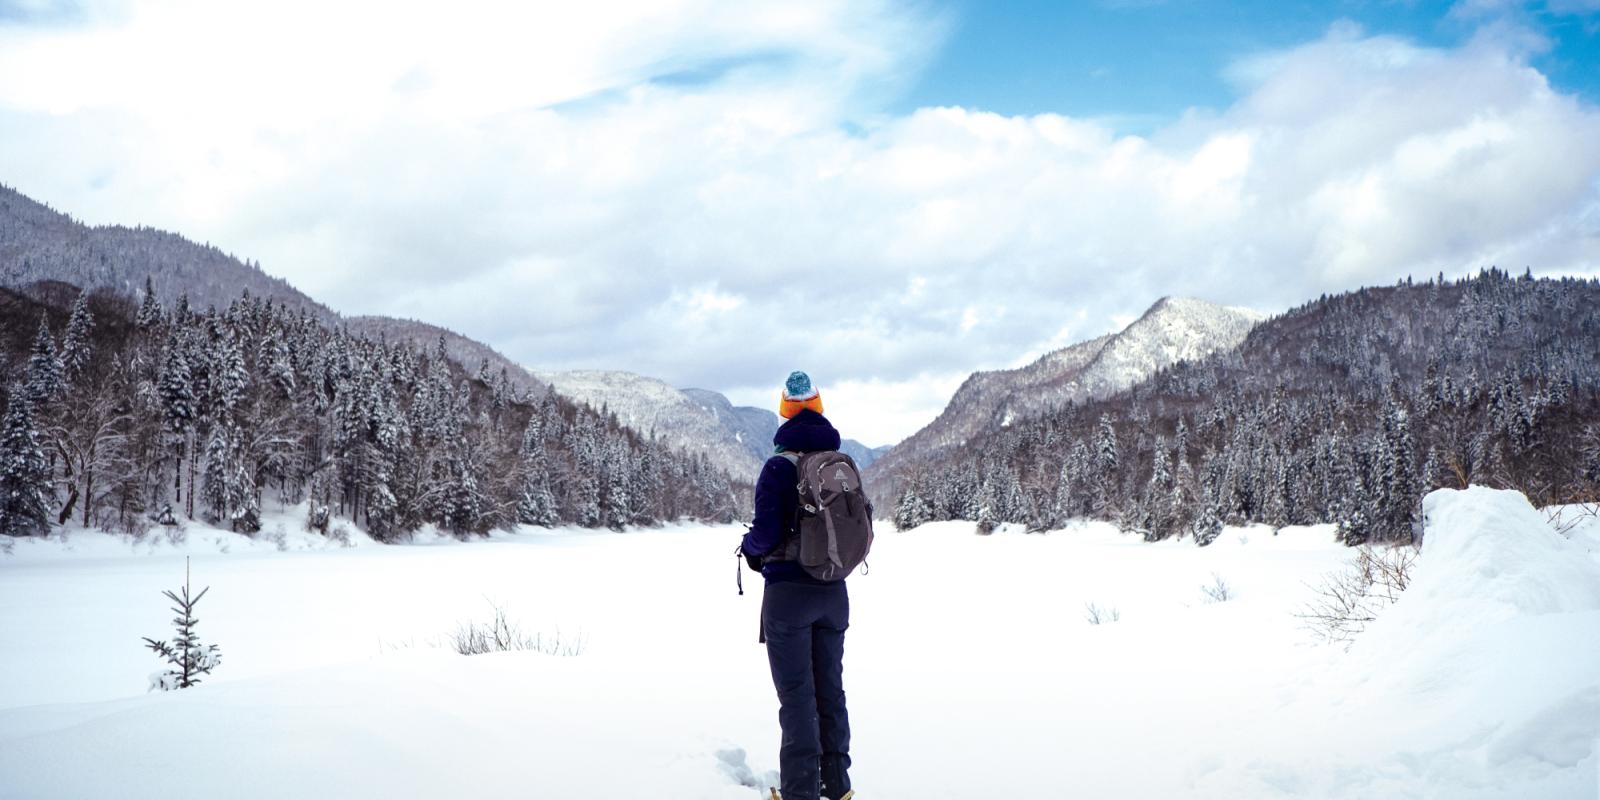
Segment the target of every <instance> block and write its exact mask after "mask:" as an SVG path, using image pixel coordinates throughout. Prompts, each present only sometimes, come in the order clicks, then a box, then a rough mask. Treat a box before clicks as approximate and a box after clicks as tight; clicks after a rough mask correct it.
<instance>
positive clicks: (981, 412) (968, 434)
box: [867, 296, 1266, 486]
mask: <svg viewBox="0 0 1600 800" xmlns="http://www.w3.org/2000/svg"><path fill="white" fill-rule="evenodd" d="M1265 317H1266V315H1265V314H1262V313H1260V312H1258V311H1253V310H1250V309H1243V308H1239V307H1234V306H1223V305H1220V304H1216V303H1211V302H1208V301H1205V300H1199V299H1195V298H1184V297H1171V296H1164V297H1161V298H1159V299H1158V300H1156V302H1155V303H1153V304H1151V306H1150V307H1149V308H1147V309H1146V310H1145V311H1144V313H1142V314H1140V315H1139V317H1138V318H1136V319H1135V320H1134V321H1133V322H1131V323H1129V324H1128V325H1127V326H1126V327H1124V328H1123V329H1122V330H1120V331H1117V332H1114V333H1107V334H1104V335H1101V336H1097V337H1095V338H1092V339H1088V340H1086V341H1083V342H1078V343H1076V344H1071V345H1068V346H1066V347H1062V348H1059V349H1056V350H1052V351H1050V352H1048V353H1045V354H1044V355H1042V356H1040V357H1039V358H1037V359H1035V360H1034V361H1032V362H1030V363H1028V364H1025V365H1023V366H1021V367H1016V368H1013V369H1003V370H984V371H979V372H974V373H973V374H972V375H971V376H969V377H968V378H967V380H966V381H965V382H963V383H962V384H961V387H960V388H959V389H957V390H956V393H955V394H954V395H953V396H952V397H951V398H950V402H949V403H948V404H947V405H946V406H945V409H944V411H942V412H940V414H939V416H938V417H936V418H935V419H934V420H933V422H930V423H928V425H926V426H924V427H923V428H922V429H921V430H919V431H917V432H916V433H914V434H912V435H911V436H910V437H907V438H906V439H905V440H904V441H902V442H901V443H899V444H897V445H895V447H894V448H893V449H892V450H890V451H889V452H888V453H887V454H886V455H885V456H884V457H883V458H882V459H880V460H878V462H877V463H876V465H875V466H874V468H873V469H872V470H871V471H870V472H869V474H868V476H867V479H868V482H869V483H871V484H874V485H875V486H879V485H881V484H883V483H885V482H891V481H893V480H895V478H896V477H897V476H898V475H899V474H900V473H902V472H904V471H906V470H908V469H915V468H916V467H917V466H918V465H920V464H923V463H926V462H929V461H932V460H934V459H937V458H938V457H939V456H940V455H941V454H943V453H946V452H949V451H951V450H952V449H955V448H959V447H962V446H963V445H965V444H966V443H967V442H968V441H969V440H971V439H972V438H973V437H975V436H978V435H981V434H983V433H984V432H986V431H990V430H994V429H996V428H1001V427H1005V426H1007V425H1010V424H1011V423H1012V422H1013V421H1015V420H1017V419H1024V418H1028V417H1032V416H1037V415H1039V414H1044V413H1047V412H1049V411H1050V410H1051V409H1053V408H1057V407H1060V406H1062V405H1065V404H1067V403H1071V402H1076V401H1080V400H1087V399H1095V398H1099V397H1103V396H1106V395H1108V394H1111V393H1114V392H1117V391H1120V390H1122V389H1126V388H1128V387H1129V386H1132V385H1133V384H1135V383H1137V382H1138V381H1140V380H1143V379H1144V378H1147V377H1149V376H1150V375H1152V374H1154V373H1155V372H1156V371H1158V370H1159V369H1161V368H1163V367H1167V366H1170V365H1172V364H1175V363H1178V362H1180V361H1185V360H1193V359H1196V358H1201V357H1204V356H1205V355H1208V354H1210V353H1212V352H1216V351H1218V350H1224V349H1227V348H1230V347H1233V346H1235V345H1237V344H1238V343H1239V342H1241V341H1243V340H1244V337H1245V335H1246V334H1248V333H1249V331H1250V329H1251V328H1252V327H1254V326H1255V324H1256V323H1258V322H1259V321H1261V320H1262V319H1264V318H1265Z"/></svg>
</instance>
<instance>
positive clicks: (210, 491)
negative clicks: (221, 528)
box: [201, 425, 239, 524]
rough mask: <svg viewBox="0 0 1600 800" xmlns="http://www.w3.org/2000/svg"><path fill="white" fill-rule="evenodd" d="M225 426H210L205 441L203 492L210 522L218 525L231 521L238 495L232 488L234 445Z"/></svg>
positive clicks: (235, 476) (234, 478)
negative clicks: (234, 500)
mask: <svg viewBox="0 0 1600 800" xmlns="http://www.w3.org/2000/svg"><path fill="white" fill-rule="evenodd" d="M228 433H229V431H228V427H227V426H226V425H212V426H211V435H210V436H209V437H208V438H207V440H206V455H205V459H206V461H205V468H204V469H203V470H202V474H203V475H204V476H205V477H204V481H205V482H204V484H203V485H202V489H201V491H202V493H203V495H204V498H205V503H206V509H207V510H208V511H209V512H210V513H211V519H212V521H214V522H216V523H217V524H221V523H223V522H226V521H227V520H229V519H231V515H230V513H229V512H231V511H232V510H233V505H232V500H233V499H234V498H235V497H237V496H238V495H239V492H238V490H237V489H236V488H235V487H234V486H233V485H232V484H233V481H234V480H236V478H237V475H236V473H235V472H234V469H233V453H232V450H233V443H232V442H231V441H230V438H231V437H230V436H229V435H228Z"/></svg>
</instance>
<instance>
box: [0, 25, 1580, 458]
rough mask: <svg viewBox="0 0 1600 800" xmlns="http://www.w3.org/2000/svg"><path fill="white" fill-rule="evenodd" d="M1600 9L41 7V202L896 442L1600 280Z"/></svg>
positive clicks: (590, 364) (15, 153) (522, 347)
mask: <svg viewBox="0 0 1600 800" xmlns="http://www.w3.org/2000/svg"><path fill="white" fill-rule="evenodd" d="M1597 99H1600V0H1544V1H1542V2H1536V3H1531V4H1530V3H1513V2H1503V1H1502V0H1462V1H1461V2H1456V3H1429V2H1422V1H1421V0H1414V1H1411V2H1407V1H1406V0H1368V1H1366V2H1363V1H1362V0H1343V1H1342V2H1340V1H1335V2H1324V3H1308V2H1288V1H1284V0H1260V1H1259V2H1236V3H1220V2H1219V3H1209V2H1199V1H1198V0H1170V1H1169V2H1162V1H1161V0H1101V1H1100V2H1082V3H1056V2H1031V3H1030V2H1017V3H1005V2H984V1H982V0H971V2H961V1H960V0H948V1H945V2H940V1H939V0H931V1H928V2H896V1H895V0H857V1H856V2H828V1H826V0H824V1H822V2H818V1H817V0H811V1H810V2H805V3H790V2H779V3H767V2H759V1H757V0H732V1H731V2H718V1H716V0H653V1H652V2H629V0H599V1H598V2H596V1H590V2H584V3H566V2H560V3H556V2H551V3H480V2H472V1H471V0H467V1H465V2H455V3H450V4H439V3H426V4H424V3H408V2H396V1H395V0H382V2H348V3H345V2H329V1H328V0H315V1H314V2H311V1H308V2H302V0H279V1H278V2H274V3H247V4H233V3H226V2H218V1H217V0H200V1H199V2H158V1H155V0H150V1H148V2H147V1H145V0H127V1H125V0H104V2H101V1H100V0H91V1H90V2H84V3H74V2H68V3H62V2H56V1H55V0H21V1H20V2H17V0H0V182H4V183H8V184H10V185H12V186H15V187H16V188H18V189H19V190H21V191H22V192H24V193H26V194H28V195H30V196H33V197H35V198H37V199H40V200H42V201H45V202H48V203H50V204H51V205H53V206H54V207H56V208H58V209H61V210H64V211H67V212H68V213H71V214H73V215H74V216H77V217H79V218H81V219H83V220H85V221H87V222H91V223H123V224H145V225H152V226H156V227H160V228H165V229H170V230H174V231H177V232H180V233H182V234H184V235H186V236H188V237H190V238H192V239H196V240H201V241H209V242H211V243H214V244H217V245H219V246H221V247H222V248H223V249H225V250H228V251H230V252H233V253H235V254H237V255H240V256H241V257H246V258H251V259H255V260H259V261H260V262H261V263H262V265H263V267H264V268H265V269H266V270H267V271H268V272H271V273H274V274H277V275H281V276H283V277H285V278H287V279H289V280H290V281H291V282H293V283H294V284H296V285H297V286H299V287H300V288H301V289H303V290H305V291H306V292H308V293H309V294H311V295H312V296H314V297H316V298H317V299H319V300H321V301H323V302H325V303H327V304H329V305H331V306H332V307H334V308H335V309H337V310H339V311H342V312H345V313H352V314H358V313H359V314H390V315H397V316H407V317H415V318H419V319H424V320H427V321H430V322H435V323H438V324H442V325H446V326H448V327H450V328H453V329H455V330H457V331H460V332H462V333H465V334H467V335H469V336H472V337H475V338H477V339H480V340H483V341H486V342H488V343H490V344H492V345H494V346H495V347H497V348H499V349H500V350H501V351H503V352H505V353H507V354H508V355H510V356H512V357H514V358H516V359H518V360H520V361H522V362H524V363H526V364H529V365H530V366H533V367H535V368H538V369H575V368H604V369H625V370H632V371H635V372H640V373H644V374H648V375H652V376H656V377H660V378H663V379H665V380H667V381H669V382H671V383H673V384H675V385H679V386H699V387H706V388H712V389H718V390H721V391H723V392H725V393H728V394H729V395H730V396H731V397H733V398H734V400H735V401H736V402H746V403H752V404H760V405H770V404H771V403H772V401H773V400H774V399H775V395H776V391H777V386H778V385H779V383H780V382H781V380H782V378H783V377H784V376H785V375H787V374H788V372H789V370H791V369H796V368H801V369H806V370H809V371H810V372H811V373H812V374H813V376H814V377H815V378H816V380H817V382H818V383H819V385H820V386H821V387H822V389H823V391H824V396H825V398H826V399H827V401H828V402H827V404H828V406H829V411H830V416H832V417H834V418H835V420H836V422H839V423H840V426H841V428H843V429H844V432H845V434H846V435H847V436H852V437H854V438H857V439H860V440H863V441H865V442H868V443H869V444H887V443H891V442H894V441H897V440H899V439H900V438H903V437H904V436H906V435H909V434H910V433H912V432H913V431H915V430H916V429H917V428H918V427H920V426H921V425H923V424H925V423H926V422H928V421H929V420H930V419H932V417H933V416H934V415H936V414H937V413H938V411H939V410H940V409H941V408H942V407H943V405H944V403H945V402H946V401H947V400H948V398H949V396H950V393H951V392H952V391H953V390H954V389H955V387H956V386H957V385H958V384H959V383H960V381H961V380H962V379H963V378H964V377H965V376H966V375H967V374H968V373H970V372H971V371H973V370H977V369H993V368H1001V367H1008V366H1016V365H1018V364H1021V363H1025V362H1026V361H1028V360H1031V359H1032V358H1034V357H1036V356H1038V355H1040V354H1042V353H1044V352H1047V351H1048V350H1050V349H1053V348H1055V347H1059V346H1062V345H1065V344H1068V343H1071V342H1074V341H1078V340H1081V339H1084V338H1088V337H1090V336H1094V335H1098V334H1100V333H1103V332H1105V331H1108V330H1111V329H1113V328H1115V327H1118V326H1120V325H1122V324H1125V323H1126V322H1128V321H1129V320H1131V319H1132V318H1133V317H1135V316H1137V315H1138V314H1139V313H1140V312H1141V311H1142V310H1143V309H1144V308H1146V307H1147V306H1149V305H1150V304H1151V303H1152V302H1154V301H1155V300H1156V299H1157V298H1159V297H1160V296H1162V295H1167V294H1175V295H1187V296H1194V297H1201V298H1205V299H1209V300H1214V301H1218V302H1223V303H1228V304H1237V305H1247V306H1252V307H1256V308H1259V309H1262V310H1268V311H1275V310H1281V309H1284V308H1287V307H1289V306H1292V305H1295V304H1297V303H1300V302H1302V301H1304V300H1307V299H1311V298H1314V297H1316V296H1317V295H1318V294H1320V293H1322V292H1330V291H1340V290H1344V289H1350V288H1354V287H1356V286H1359V285H1362V284H1383V283H1391V282H1393V281H1395V280H1396V279H1398V278H1401V277H1404V276H1405V275H1407V274H1412V275H1416V276H1418V277H1421V276H1423V275H1431V274H1434V273H1438V272H1441V271H1442V272H1444V273H1445V274H1447V275H1459V274H1463V273H1465V272H1468V271H1475V270H1476V269H1478V268H1480V267H1482V266H1487V265H1491V264H1497V265H1500V266H1503V267H1507V268H1510V269H1515V270H1519V271H1520V270H1521V269H1523V268H1524V267H1531V268H1532V269H1533V271H1534V273H1535V274H1580V275H1596V274H1600V107H1597V105H1596V102H1597Z"/></svg>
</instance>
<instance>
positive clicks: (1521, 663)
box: [1200, 487, 1600, 800]
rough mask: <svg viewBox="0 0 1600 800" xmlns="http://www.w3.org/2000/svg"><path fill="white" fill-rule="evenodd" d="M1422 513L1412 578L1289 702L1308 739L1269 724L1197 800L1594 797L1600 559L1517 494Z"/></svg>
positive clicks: (1443, 503) (1598, 785)
mask: <svg viewBox="0 0 1600 800" xmlns="http://www.w3.org/2000/svg"><path fill="white" fill-rule="evenodd" d="M1423 511H1424V518H1425V527H1424V537H1423V545H1422V552H1421V555H1420V557H1419V559H1418V562H1417V566H1416V568H1415V571H1414V574H1413V581H1412V583H1411V586H1410V587H1409V588H1408V589H1407V590H1406V592H1405V593H1404V594H1403V595H1401V597H1400V600H1399V601H1398V602H1396V603H1395V604H1394V606H1392V607H1391V608H1389V609H1388V610H1387V611H1385V612H1384V613H1383V614H1382V615H1381V616H1380V617H1379V618H1378V619H1377V620H1376V621H1375V622H1374V623H1373V624H1372V625H1371V626H1370V627H1369V628H1368V629H1367V631H1366V632H1365V633H1364V634H1363V635H1362V636H1361V638H1359V639H1358V640H1357V641H1356V644H1355V646H1354V647H1352V648H1351V651H1350V652H1349V654H1348V655H1346V656H1345V657H1343V658H1341V659H1339V660H1337V661H1336V662H1334V663H1333V664H1331V665H1330V666H1329V668H1328V670H1327V672H1326V673H1325V674H1323V675H1321V676H1319V677H1316V678H1315V679H1314V680H1313V681H1311V682H1310V683H1309V685H1308V686H1307V687H1306V689H1305V690H1304V691H1302V692H1299V693H1298V696H1297V697H1295V698H1294V700H1293V701H1292V702H1291V703H1290V704H1289V705H1288V706H1287V707H1286V709H1285V712H1284V717H1285V718H1286V719H1293V720H1294V721H1295V724H1296V726H1297V729H1298V730H1300V731H1303V732H1305V734H1309V736H1308V738H1307V739H1303V740H1299V741H1291V742H1287V743H1285V742H1283V741H1281V736H1282V732H1281V731H1280V732H1278V733H1277V734H1276V735H1275V734H1273V733H1271V732H1263V733H1261V734H1260V736H1259V738H1260V741H1259V743H1258V745H1257V746H1258V747H1259V748H1260V749H1261V751H1263V752H1262V754H1261V755H1260V757H1257V758H1251V759H1249V760H1242V759H1240V758H1239V757H1238V756H1235V757H1234V758H1232V759H1228V760H1227V761H1226V763H1225V764H1222V765H1215V766H1214V769H1213V771H1212V772H1211V773H1210V774H1207V775H1205V776H1203V777H1202V779H1201V780H1200V785H1201V786H1202V787H1203V788H1204V789H1205V790H1206V791H1205V792H1204V793H1203V794H1204V796H1208V797H1211V796H1215V797H1221V796H1231V797H1239V796H1248V797H1302V796H1314V797H1325V798H1343V797H1350V798H1357V797H1362V798H1365V797H1385V798H1410V797H1417V798H1422V797H1448V798H1452V800H1456V799H1461V800H1468V799H1470V798H1586V799H1592V798H1595V797H1596V796H1597V794H1600V770H1597V753H1596V751H1597V742H1600V563H1597V562H1596V561H1595V560H1594V559H1593V558H1592V557H1591V556H1590V554H1589V552H1588V550H1587V548H1585V547H1584V546H1583V545H1582V544H1581V543H1578V542H1574V541H1570V540H1568V539H1567V538H1565V537H1563V536H1561V535H1559V534H1558V533H1556V531H1555V530H1554V529H1553V528H1552V527H1551V526H1550V525H1549V524H1548V523H1547V522H1546V519H1545V517H1544V515H1543V514H1541V513H1540V512H1539V511H1537V510H1535V509H1534V508H1533V507H1532V506H1531V505H1529V503H1528V501H1527V499H1526V498H1525V497H1523V496H1522V495H1521V494H1520V493H1517V492H1512V491H1497V490H1494V489H1488V488H1483V487H1472V488H1469V489H1466V490H1464V491H1456V490H1439V491H1436V492H1433V493H1431V494H1429V495H1428V497H1427V498H1426V499H1425V500H1424V502H1423ZM1275 736H1276V738H1277V739H1278V741H1274V738H1275ZM1313 738H1314V741H1312V739H1313ZM1252 749H1253V748H1252Z"/></svg>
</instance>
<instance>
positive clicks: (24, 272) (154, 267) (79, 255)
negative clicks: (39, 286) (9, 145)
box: [0, 185, 338, 322]
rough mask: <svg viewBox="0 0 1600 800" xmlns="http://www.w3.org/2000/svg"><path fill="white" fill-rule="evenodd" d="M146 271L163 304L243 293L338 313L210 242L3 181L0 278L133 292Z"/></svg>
mask: <svg viewBox="0 0 1600 800" xmlns="http://www.w3.org/2000/svg"><path fill="white" fill-rule="evenodd" d="M146 276H149V277H150V279H151V281H152V282H153V284H154V287H155V291H156V297H158V298H159V299H160V300H161V301H162V302H164V303H168V304H170V303H172V302H173V301H175V300H177V299H178V296H179V295H180V294H182V293H184V292H187V293H188V294H189V304H190V305H191V306H193V307H195V308H197V309H201V310H203V309H205V308H206V307H207V306H216V307H217V308H226V307H227V306H228V304H230V303H232V302H233V301H234V300H236V299H238V298H239V295H240V294H242V293H243V292H246V291H248V292H250V293H251V294H252V295H255V296H256V297H261V298H265V299H268V300H274V301H276V302H278V303H280V304H282V305H284V306H286V307H287V308H290V309H293V310H297V311H299V310H303V311H305V312H307V313H308V314H310V315H312V316H313V317H316V318H317V320H318V321H321V322H328V321H331V320H334V319H336V318H337V316H338V315H337V314H335V313H334V312H333V311H332V310H331V309H329V308H328V307H327V306H324V305H322V304H321V303H318V302H317V301H315V300H312V299H311V298H310V297H307V296H306V295H305V294H303V293H302V292H300V291H299V290H298V289H295V288H294V287H293V286H290V285H289V282H288V281H285V280H283V279H282V278H275V277H273V276H271V275H268V274H266V273H265V272H262V271H261V267H260V266H259V265H255V264H249V263H246V262H244V261H240V260H239V259H238V258H235V257H234V256H232V255H229V254H227V253H224V252H222V251H221V250H219V249H217V248H215V247H212V246H211V245H208V244H206V245H202V244H196V243H194V242H191V241H189V240H188V239H185V238H183V237H182V236H179V235H177V234H175V233H167V232H166V231H159V230H156V229H154V228H143V227H140V228H125V227H123V226H121V225H109V226H96V227H90V226H88V225H84V224H83V223H81V222H78V221H77V220H75V219H73V218H71V217H69V216H67V215H66V214H63V213H61V212H59V211H56V210H54V209H52V208H50V207H49V206H46V205H44V204H42V203H39V202H36V201H34V200H32V199H30V198H28V197H26V196H24V195H22V194H21V193H19V192H17V191H16V190H15V189H12V188H10V187H8V186H3V185H0V283H4V284H5V285H7V286H13V287H15V286H25V285H27V284H30V283H33V282H35V281H51V280H54V281H61V282H63V283H69V284H72V285H74V286H81V287H83V288H86V289H115V290H117V291H120V292H124V293H127V294H130V295H135V296H137V295H139V294H140V293H142V292H143V291H144V281H145V277H146Z"/></svg>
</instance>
